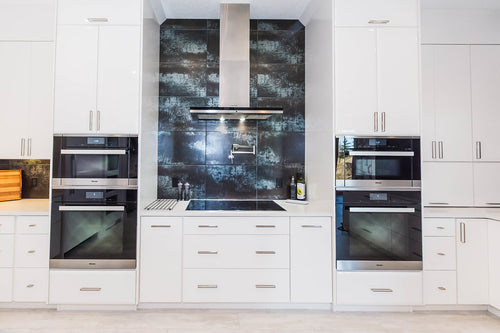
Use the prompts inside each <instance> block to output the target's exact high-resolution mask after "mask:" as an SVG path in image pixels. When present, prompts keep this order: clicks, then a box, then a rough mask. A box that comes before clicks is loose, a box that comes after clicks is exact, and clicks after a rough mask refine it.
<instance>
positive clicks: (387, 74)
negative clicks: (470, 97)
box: [334, 0, 420, 136]
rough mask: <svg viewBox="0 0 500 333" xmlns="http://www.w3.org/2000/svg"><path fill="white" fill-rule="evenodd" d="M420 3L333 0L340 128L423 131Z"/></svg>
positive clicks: (358, 131)
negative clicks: (421, 127)
mask: <svg viewBox="0 0 500 333" xmlns="http://www.w3.org/2000/svg"><path fill="white" fill-rule="evenodd" d="M417 4H418V2H417V1H416V0H403V1H398V2H394V1H379V0H376V1H367V0H364V1H362V0H357V1H348V0H337V1H335V61H334V62H335V118H336V121H335V123H336V133H337V134H346V135H349V134H356V135H371V136H374V135H375V136H377V135H380V136H390V135H404V136H408V135H415V136H419V135H420V125H419V124H420V102H419V100H420V94H419V91H420V89H419V86H420V79H419V71H420V66H419V63H420V60H419V38H418V20H417V17H418V9H417V8H418V6H417Z"/></svg>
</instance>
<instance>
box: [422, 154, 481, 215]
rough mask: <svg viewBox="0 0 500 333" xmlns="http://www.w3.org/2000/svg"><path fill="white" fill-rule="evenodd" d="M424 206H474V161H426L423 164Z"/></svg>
mask: <svg viewBox="0 0 500 333" xmlns="http://www.w3.org/2000/svg"><path fill="white" fill-rule="evenodd" d="M422 179H423V182H422V186H423V190H422V200H423V204H424V206H472V205H473V203H474V194H473V193H474V185H473V171H472V163H440V162H424V163H423V164H422Z"/></svg>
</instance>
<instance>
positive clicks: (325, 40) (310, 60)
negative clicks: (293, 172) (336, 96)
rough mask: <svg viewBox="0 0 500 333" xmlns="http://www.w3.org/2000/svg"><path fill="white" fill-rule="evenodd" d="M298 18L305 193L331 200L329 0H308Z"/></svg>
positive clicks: (332, 152)
mask: <svg viewBox="0 0 500 333" xmlns="http://www.w3.org/2000/svg"><path fill="white" fill-rule="evenodd" d="M301 21H302V22H303V23H304V24H305V25H306V50H305V53H306V54H305V57H306V64H305V65H306V78H305V79H306V111H305V121H306V130H305V141H306V142H305V155H306V156H305V157H306V159H305V163H306V181H307V185H308V188H307V195H308V199H309V200H333V199H334V183H335V178H334V174H335V169H334V160H335V159H334V153H335V147H334V132H333V129H334V126H333V105H334V104H333V91H334V90H333V1H331V0H312V1H311V2H310V3H309V5H308V7H307V8H306V10H305V12H304V14H303V15H302V17H301Z"/></svg>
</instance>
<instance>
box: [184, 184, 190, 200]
mask: <svg viewBox="0 0 500 333" xmlns="http://www.w3.org/2000/svg"><path fill="white" fill-rule="evenodd" d="M189 199H191V195H190V193H189V183H188V182H186V183H185V184H184V200H186V201H189Z"/></svg>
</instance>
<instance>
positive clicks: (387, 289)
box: [370, 288, 394, 293]
mask: <svg viewBox="0 0 500 333" xmlns="http://www.w3.org/2000/svg"><path fill="white" fill-rule="evenodd" d="M370 290H371V291H373V292H374V293H392V292H394V291H393V290H392V289H390V288H370Z"/></svg>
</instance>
